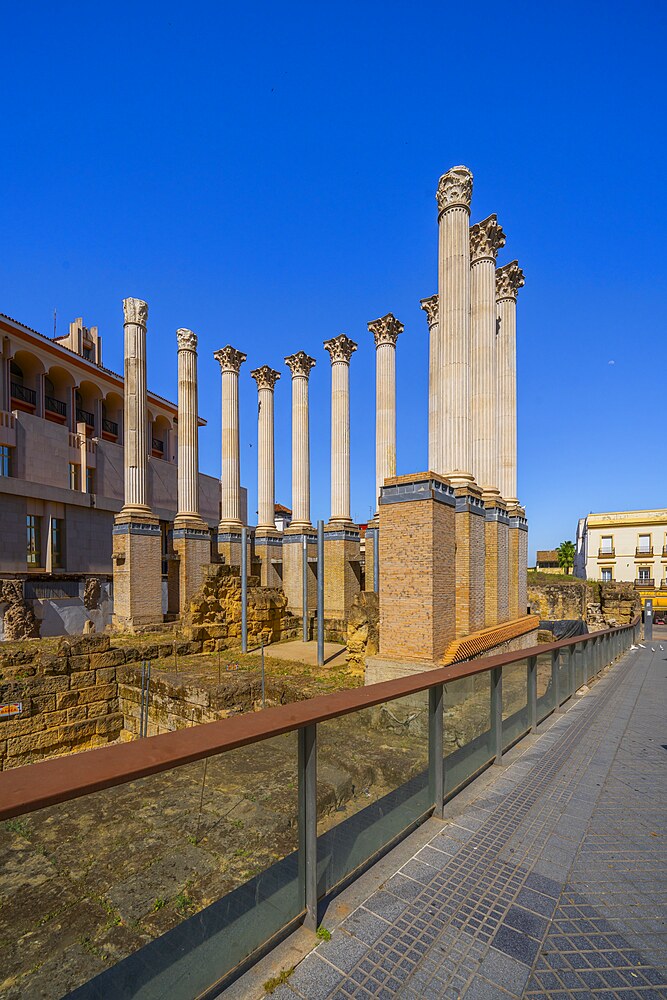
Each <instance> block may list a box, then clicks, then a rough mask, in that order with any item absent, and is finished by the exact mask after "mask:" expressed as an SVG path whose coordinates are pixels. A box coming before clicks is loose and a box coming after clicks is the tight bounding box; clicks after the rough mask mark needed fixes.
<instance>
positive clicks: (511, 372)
mask: <svg viewBox="0 0 667 1000" xmlns="http://www.w3.org/2000/svg"><path fill="white" fill-rule="evenodd" d="M523 284H524V277H523V271H522V270H521V268H520V267H519V266H518V263H517V261H512V263H511V264H506V265H505V266H504V267H500V268H498V269H497V270H496V308H497V319H498V321H499V322H498V334H497V372H498V375H497V391H498V455H499V457H498V469H499V483H498V487H499V489H500V493H501V496H502V497H503V499H504V500H505V501H512V502H514V503H518V500H517V474H516V470H517V435H516V424H517V421H516V298H517V292H518V290H519V288H521V287H522V285H523Z"/></svg>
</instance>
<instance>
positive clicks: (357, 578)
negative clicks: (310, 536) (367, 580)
mask: <svg viewBox="0 0 667 1000" xmlns="http://www.w3.org/2000/svg"><path fill="white" fill-rule="evenodd" d="M359 538H360V536H359V529H358V528H357V527H356V526H355V525H354V524H353V523H352V522H340V521H338V522H336V521H330V522H329V524H327V526H326V527H325V529H324V617H325V618H337V619H346V618H347V616H348V613H349V611H350V608H351V607H352V604H353V602H354V599H355V597H356V596H357V594H359V593H360V592H361V565H360V551H359Z"/></svg>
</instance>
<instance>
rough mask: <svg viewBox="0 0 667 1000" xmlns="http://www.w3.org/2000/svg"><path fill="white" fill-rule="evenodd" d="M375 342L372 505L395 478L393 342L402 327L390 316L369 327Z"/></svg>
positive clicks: (394, 356)
mask: <svg viewBox="0 0 667 1000" xmlns="http://www.w3.org/2000/svg"><path fill="white" fill-rule="evenodd" d="M368 329H369V330H370V332H371V333H372V334H373V337H374V339H375V503H376V504H377V502H378V499H379V496H380V490H381V488H382V486H383V485H384V481H385V479H388V478H389V477H390V476H395V475H396V341H397V339H398V336H399V334H400V333H402V332H403V324H402V323H400V322H399V321H398V320H397V319H396V317H395V316H394V315H393V313H387V315H386V316H382V317H381V318H380V319H376V320H373V321H372V322H371V323H369V324H368Z"/></svg>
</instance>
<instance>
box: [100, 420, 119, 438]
mask: <svg viewBox="0 0 667 1000" xmlns="http://www.w3.org/2000/svg"><path fill="white" fill-rule="evenodd" d="M102 432H103V433H104V434H108V435H109V436H110V437H113V438H117V437H118V424H117V423H116V421H115V420H107V418H106V417H102Z"/></svg>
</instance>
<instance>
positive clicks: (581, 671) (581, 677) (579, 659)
mask: <svg viewBox="0 0 667 1000" xmlns="http://www.w3.org/2000/svg"><path fill="white" fill-rule="evenodd" d="M585 647H586V643H585V642H578V643H577V645H576V646H575V647H574V690H575V691H578V690H579V688H580V687H583V685H584V684H585V683H586V648H585Z"/></svg>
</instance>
